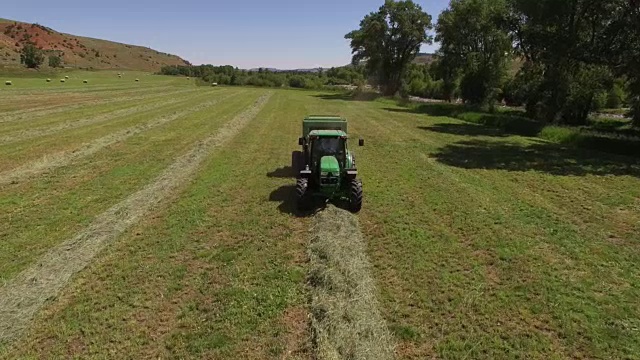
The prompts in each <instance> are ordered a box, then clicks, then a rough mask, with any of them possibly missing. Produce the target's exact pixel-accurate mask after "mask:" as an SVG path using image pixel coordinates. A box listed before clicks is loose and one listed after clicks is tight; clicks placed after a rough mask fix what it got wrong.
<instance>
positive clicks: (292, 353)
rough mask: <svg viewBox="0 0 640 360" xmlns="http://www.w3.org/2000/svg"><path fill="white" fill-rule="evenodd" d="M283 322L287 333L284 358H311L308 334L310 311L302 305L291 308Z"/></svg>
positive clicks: (286, 312) (285, 314)
mask: <svg viewBox="0 0 640 360" xmlns="http://www.w3.org/2000/svg"><path fill="white" fill-rule="evenodd" d="M283 323H284V326H285V329H286V330H287V334H286V335H285V338H284V345H285V349H284V353H283V355H282V358H283V359H300V358H309V355H310V354H309V352H310V339H309V338H308V336H307V329H308V328H309V312H308V311H307V309H305V308H302V307H294V308H289V309H287V310H286V311H285V313H284V316H283Z"/></svg>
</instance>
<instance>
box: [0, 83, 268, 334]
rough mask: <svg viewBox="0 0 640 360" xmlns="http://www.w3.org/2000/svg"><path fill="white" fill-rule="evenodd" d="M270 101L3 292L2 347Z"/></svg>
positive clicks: (262, 101) (0, 303) (204, 142)
mask: <svg viewBox="0 0 640 360" xmlns="http://www.w3.org/2000/svg"><path fill="white" fill-rule="evenodd" d="M270 96H271V94H270V93H269V94H267V95H264V96H262V97H260V98H259V99H258V100H257V101H256V102H255V103H254V104H253V105H252V106H250V107H249V108H248V109H246V110H245V111H243V112H242V113H240V114H238V115H237V116H236V117H235V118H233V119H232V120H231V121H230V122H228V123H227V124H225V125H224V126H223V127H222V128H221V129H219V130H218V132H217V133H216V134H215V135H212V136H210V137H208V138H207V139H205V140H202V141H200V142H199V143H198V144H196V145H195V146H194V147H192V148H191V150H190V151H189V152H187V153H186V154H184V155H182V156H180V157H178V158H177V159H176V160H175V161H174V163H173V164H171V165H170V166H169V167H168V168H167V169H166V170H165V171H164V172H163V173H162V174H161V175H160V176H158V177H157V178H156V179H155V181H153V182H152V183H150V184H149V185H147V186H145V187H144V188H143V189H141V190H139V191H138V192H136V193H134V194H132V195H131V196H129V197H128V198H126V199H125V200H123V201H122V202H120V203H118V204H116V205H115V206H113V207H111V208H110V209H109V210H107V211H105V212H104V213H102V214H101V215H99V216H97V217H96V219H95V220H94V221H93V222H92V223H91V224H90V225H89V226H88V227H87V228H86V229H85V230H84V231H82V232H80V233H79V234H78V235H76V236H75V237H73V238H71V239H69V240H67V241H65V242H63V243H62V244H60V245H58V246H56V247H54V248H53V249H51V250H49V251H48V252H47V253H46V254H45V255H44V256H42V257H41V258H40V259H38V260H37V261H36V262H35V264H34V265H33V266H32V267H30V268H28V269H26V270H24V271H23V272H21V273H20V274H18V275H17V276H16V277H15V278H14V279H12V280H10V281H9V282H8V283H7V284H6V285H5V286H4V287H2V288H0V342H8V341H10V340H12V339H14V338H15V337H16V336H17V335H19V334H20V333H21V332H22V331H23V330H24V329H25V328H26V327H27V326H28V325H29V323H30V321H31V319H32V318H33V316H34V315H35V314H36V313H37V311H38V310H39V309H40V308H41V307H42V306H43V304H44V303H45V301H47V299H52V298H54V297H55V296H56V295H57V294H58V292H59V291H60V290H62V288H63V287H64V286H65V285H66V284H67V282H68V281H69V280H70V279H71V277H72V276H73V275H74V274H75V273H77V272H78V271H80V270H82V269H84V268H85V267H86V266H87V265H88V264H89V263H90V262H91V260H92V259H93V257H94V256H96V255H97V254H98V253H99V252H100V251H101V250H102V249H103V248H104V247H105V246H107V245H108V244H110V243H111V242H113V241H115V240H116V239H117V238H118V237H119V236H120V235H121V234H122V233H123V232H124V231H125V230H126V229H127V228H129V227H130V226H131V225H133V224H135V223H136V222H137V221H139V220H140V219H142V218H143V217H145V216H147V215H148V214H149V213H151V212H152V211H153V210H154V209H156V208H157V207H158V206H159V205H160V204H161V203H162V202H163V201H165V200H166V199H167V198H168V197H170V196H171V194H173V193H174V192H176V191H178V189H179V188H180V187H181V186H183V185H184V184H186V183H187V182H188V180H189V179H190V178H191V177H193V176H194V175H195V173H196V172H197V170H198V168H199V166H200V164H201V163H202V162H203V161H204V160H205V159H206V158H207V157H208V156H209V155H210V154H211V152H212V151H214V150H215V149H216V148H218V147H220V146H222V145H224V144H226V143H227V142H228V141H229V140H231V139H232V138H233V137H234V136H235V135H237V134H238V133H239V132H240V130H242V129H243V128H244V127H245V126H246V125H247V124H248V123H249V122H250V121H251V120H252V119H254V118H255V117H256V116H257V114H258V112H259V111H260V110H261V109H262V107H263V106H264V105H265V104H266V103H267V102H268V100H269V98H270Z"/></svg>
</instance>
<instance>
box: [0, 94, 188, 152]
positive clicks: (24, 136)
mask: <svg viewBox="0 0 640 360" xmlns="http://www.w3.org/2000/svg"><path fill="white" fill-rule="evenodd" d="M155 100H156V101H162V105H170V104H176V103H179V102H181V101H184V100H183V99H182V98H179V97H175V96H174V97H173V98H171V99H165V98H159V99H155ZM157 107H158V104H157V102H152V103H147V104H143V105H137V106H135V105H134V106H131V107H127V108H124V109H119V110H115V111H111V112H107V113H104V114H100V115H96V116H93V117H89V118H84V119H78V120H72V121H66V122H62V123H60V124H56V125H53V126H45V127H41V128H35V129H28V130H22V131H20V132H18V133H14V134H10V135H6V136H0V144H2V143H4V144H9V143H14V142H19V141H24V140H29V139H33V138H36V137H40V136H47V135H53V134H56V133H59V132H63V131H66V130H71V129H76V128H80V127H83V126H89V125H94V124H99V123H102V122H107V121H110V120H113V119H117V118H121V117H126V116H128V115H131V114H135V113H139V112H142V111H147V110H152V109H155V108H157Z"/></svg>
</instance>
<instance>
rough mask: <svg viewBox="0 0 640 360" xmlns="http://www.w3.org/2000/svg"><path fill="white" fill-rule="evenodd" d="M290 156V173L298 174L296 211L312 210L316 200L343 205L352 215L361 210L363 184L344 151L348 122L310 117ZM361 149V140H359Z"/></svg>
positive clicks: (352, 160) (351, 156)
mask: <svg viewBox="0 0 640 360" xmlns="http://www.w3.org/2000/svg"><path fill="white" fill-rule="evenodd" d="M302 135H303V136H302V137H301V138H300V139H298V144H299V145H300V146H302V152H300V151H296V152H294V153H293V156H292V157H293V159H292V163H293V169H294V171H296V172H297V174H298V180H297V183H296V194H297V197H298V208H299V209H300V210H303V211H308V210H311V209H312V208H313V206H314V203H315V201H316V200H317V199H322V200H324V201H326V200H330V201H336V200H337V201H346V202H347V204H348V209H349V210H350V211H351V212H354V213H355V212H358V211H360V209H361V208H362V182H361V181H360V179H357V178H356V177H357V176H358V170H357V169H356V160H355V156H354V154H353V153H352V152H351V151H350V150H349V148H348V147H347V138H348V136H347V120H346V119H344V118H341V117H337V116H309V117H307V118H305V119H304V120H303V122H302ZM359 145H360V146H364V140H363V139H360V140H359Z"/></svg>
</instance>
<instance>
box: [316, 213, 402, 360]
mask: <svg viewBox="0 0 640 360" xmlns="http://www.w3.org/2000/svg"><path fill="white" fill-rule="evenodd" d="M314 220H315V223H314V225H313V228H312V230H311V233H312V235H311V243H310V247H309V259H310V267H311V270H310V271H311V275H310V283H311V286H312V289H311V297H312V299H311V309H312V310H311V311H312V315H313V317H312V328H313V336H314V347H315V352H316V356H317V358H318V359H320V360H325V359H331V360H333V359H336V360H337V359H392V358H393V345H392V341H391V336H390V334H389V331H388V330H387V327H386V325H385V321H384V319H383V317H382V315H381V314H380V311H379V309H378V301H377V300H376V292H377V291H376V287H375V284H374V281H373V279H372V277H371V271H370V268H371V265H370V264H369V260H368V259H367V255H366V252H365V244H364V239H363V235H362V233H361V231H360V226H359V224H358V219H357V217H356V216H354V215H353V214H351V213H349V212H347V211H344V210H341V209H338V208H336V207H334V206H331V205H330V206H328V207H327V208H326V209H325V210H323V211H321V212H319V213H318V214H317V215H316V217H315V219H314Z"/></svg>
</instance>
